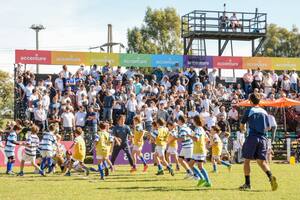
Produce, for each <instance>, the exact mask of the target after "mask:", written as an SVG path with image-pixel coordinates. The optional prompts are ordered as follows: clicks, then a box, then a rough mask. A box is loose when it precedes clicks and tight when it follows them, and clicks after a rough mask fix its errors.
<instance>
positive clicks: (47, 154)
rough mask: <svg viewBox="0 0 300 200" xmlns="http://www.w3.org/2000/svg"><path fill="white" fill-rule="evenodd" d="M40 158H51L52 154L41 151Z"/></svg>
mask: <svg viewBox="0 0 300 200" xmlns="http://www.w3.org/2000/svg"><path fill="white" fill-rule="evenodd" d="M41 156H42V158H46V157H47V158H52V157H53V152H52V151H41Z"/></svg>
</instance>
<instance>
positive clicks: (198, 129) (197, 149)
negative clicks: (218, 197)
mask: <svg viewBox="0 0 300 200" xmlns="http://www.w3.org/2000/svg"><path fill="white" fill-rule="evenodd" d="M193 123H194V125H195V130H194V134H193V135H189V137H190V138H192V140H193V141H194V148H193V159H192V160H191V161H190V163H189V164H190V166H191V167H193V166H194V165H195V164H197V165H198V168H199V170H200V171H199V172H200V173H198V171H197V170H196V171H195V173H198V174H197V175H198V177H199V178H200V180H199V181H198V186H204V187H211V182H210V179H209V176H208V173H207V171H206V170H205V168H204V163H205V162H206V153H207V150H206V139H207V138H206V133H205V130H204V129H203V127H202V123H201V117H200V116H199V115H196V116H194V117H193Z"/></svg>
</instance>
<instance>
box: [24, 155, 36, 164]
mask: <svg viewBox="0 0 300 200" xmlns="http://www.w3.org/2000/svg"><path fill="white" fill-rule="evenodd" d="M35 158H36V156H29V155H27V154H24V155H23V157H22V160H24V161H25V162H33V163H35Z"/></svg>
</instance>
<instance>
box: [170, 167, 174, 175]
mask: <svg viewBox="0 0 300 200" xmlns="http://www.w3.org/2000/svg"><path fill="white" fill-rule="evenodd" d="M169 172H170V174H171V176H174V175H175V174H174V170H173V169H172V168H170V170H169Z"/></svg>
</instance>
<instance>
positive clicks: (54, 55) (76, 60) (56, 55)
mask: <svg viewBox="0 0 300 200" xmlns="http://www.w3.org/2000/svg"><path fill="white" fill-rule="evenodd" d="M51 60H52V65H80V64H85V65H88V64H89V63H88V62H87V61H88V60H87V53H85V52H71V51H52V52H51Z"/></svg>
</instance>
